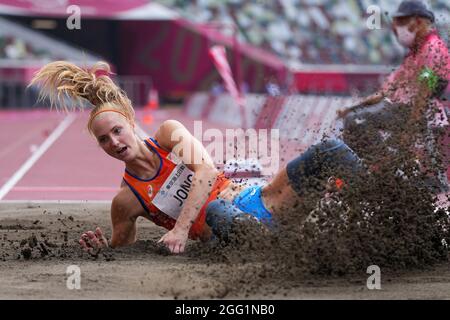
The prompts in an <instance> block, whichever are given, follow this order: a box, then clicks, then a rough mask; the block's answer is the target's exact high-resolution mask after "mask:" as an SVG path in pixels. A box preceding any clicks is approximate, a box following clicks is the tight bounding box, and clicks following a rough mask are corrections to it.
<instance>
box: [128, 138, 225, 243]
mask: <svg viewBox="0 0 450 320" xmlns="http://www.w3.org/2000/svg"><path fill="white" fill-rule="evenodd" d="M145 143H146V144H147V146H148V148H149V149H150V150H152V151H153V152H154V153H155V154H156V155H158V157H159V160H160V165H159V168H158V170H157V172H156V173H155V175H154V177H152V178H150V179H141V178H139V177H137V176H135V175H133V174H132V173H130V172H129V171H128V170H126V169H125V173H124V175H123V180H124V181H125V183H126V184H127V185H128V187H129V188H130V189H131V191H132V192H133V193H134V194H135V196H136V197H137V199H138V200H139V202H140V203H141V205H142V207H143V208H144V209H145V211H146V212H147V213H148V217H149V218H150V220H151V221H153V222H154V223H155V224H156V225H159V226H162V227H164V228H166V229H168V230H171V229H172V228H173V227H174V226H175V223H176V220H177V218H178V215H179V214H180V212H181V209H182V207H183V205H184V202H185V200H186V199H187V197H188V194H189V191H190V187H191V183H192V178H193V175H194V173H193V172H192V171H190V170H189V169H188V168H187V167H186V165H185V164H183V163H182V162H181V161H179V160H178V159H177V158H176V157H175V156H174V155H173V154H172V153H171V152H169V151H167V150H164V149H163V148H161V147H160V146H159V144H158V142H157V141H156V140H154V139H152V138H149V139H147V140H145ZM229 183H230V180H228V179H227V178H225V176H224V174H223V173H221V174H219V175H218V176H217V179H216V181H215V183H214V185H213V186H212V189H211V193H210V196H209V197H208V199H207V201H206V202H205V204H204V205H203V206H202V208H201V209H200V212H199V214H198V216H197V219H196V220H195V222H194V224H193V225H192V227H191V229H190V232H189V237H190V238H191V239H197V238H198V237H199V236H200V235H201V234H202V232H203V230H204V227H205V218H206V207H207V205H208V204H209V202H211V201H213V200H215V199H217V195H218V194H219V192H220V191H222V190H223V189H225V188H226V187H227V186H228V184H229Z"/></svg>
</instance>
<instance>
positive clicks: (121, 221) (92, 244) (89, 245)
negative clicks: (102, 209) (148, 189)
mask: <svg viewBox="0 0 450 320" xmlns="http://www.w3.org/2000/svg"><path fill="white" fill-rule="evenodd" d="M144 214H145V212H144V210H143V208H142V206H141V205H140V203H138V201H136V198H135V197H134V195H133V194H132V193H131V191H130V190H129V189H128V188H127V187H126V186H125V187H122V189H121V190H120V192H119V193H118V194H117V195H116V196H115V197H114V199H113V201H112V204H111V222H112V237H111V241H110V243H109V246H111V247H112V248H115V247H121V246H126V245H129V244H132V243H134V242H136V219H137V217H139V216H141V215H144ZM79 242H80V245H81V247H82V248H83V249H84V250H85V251H86V252H88V253H90V254H92V255H96V254H98V253H99V252H100V250H101V249H102V248H104V247H108V240H107V239H106V237H105V236H104V234H103V231H102V230H101V228H100V227H97V228H96V229H95V231H87V232H85V233H83V234H82V235H81V238H80V241H79Z"/></svg>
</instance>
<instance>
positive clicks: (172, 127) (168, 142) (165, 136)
mask: <svg viewBox="0 0 450 320" xmlns="http://www.w3.org/2000/svg"><path fill="white" fill-rule="evenodd" d="M185 135H190V132H189V131H188V130H187V129H186V127H185V126H184V125H183V124H182V123H181V122H179V121H177V120H173V119H169V120H165V121H164V122H163V123H162V124H161V125H160V126H159V128H158V130H157V131H156V133H155V135H154V138H155V140H156V141H158V143H159V145H160V147H161V148H163V149H165V150H167V151H171V150H172V149H173V146H174V144H176V143H178V142H179V141H180V139H181V138H182V137H184V136H185Z"/></svg>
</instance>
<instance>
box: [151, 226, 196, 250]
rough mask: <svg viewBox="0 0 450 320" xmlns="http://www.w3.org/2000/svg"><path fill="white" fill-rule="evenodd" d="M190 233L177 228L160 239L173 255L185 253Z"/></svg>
mask: <svg viewBox="0 0 450 320" xmlns="http://www.w3.org/2000/svg"><path fill="white" fill-rule="evenodd" d="M188 234H189V231H188V232H186V231H184V230H182V229H180V228H177V227H176V226H175V227H174V228H173V229H172V230H170V231H169V232H167V233H166V234H165V235H163V236H162V237H161V239H159V241H158V243H160V242H162V243H164V245H165V246H166V247H167V248H168V249H169V250H170V252H172V253H183V252H184V248H185V247H186V242H187V239H188Z"/></svg>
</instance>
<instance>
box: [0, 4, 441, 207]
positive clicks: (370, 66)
mask: <svg viewBox="0 0 450 320" xmlns="http://www.w3.org/2000/svg"><path fill="white" fill-rule="evenodd" d="M399 2H400V1H375V0H349V1H336V0H303V1H300V0H297V1H296V0H292V1H281V0H280V1H250V0H248V1H245V0H244V1H218V0H216V1H214V0H198V1H189V2H188V1H177V0H161V1H145V0H130V1H107V0H104V1H91V0H79V1H71V0H43V1H33V0H29V1H19V0H6V1H0V14H1V17H0V123H1V127H0V130H1V136H0V141H1V142H2V146H3V150H1V151H0V185H1V186H2V187H1V189H0V200H20V199H23V200H25V199H26V200H30V199H31V200H61V199H62V200H68V199H76V200H110V199H111V198H112V196H113V195H114V193H115V192H116V190H117V187H118V183H119V182H120V179H119V177H120V172H121V170H122V167H121V165H120V164H116V163H115V162H114V161H113V160H111V159H106V158H105V157H104V155H102V154H101V151H100V150H99V148H97V147H96V146H95V143H92V141H88V140H89V139H90V137H89V136H88V134H87V133H86V132H85V130H84V126H85V122H86V115H85V114H84V113H82V112H80V113H75V114H72V115H71V116H67V115H65V114H61V113H55V112H49V111H48V108H47V107H46V106H45V105H44V104H42V103H36V98H37V93H36V90H35V89H34V88H30V89H28V90H27V89H26V86H27V84H28V82H29V80H30V79H31V76H32V75H33V73H34V72H35V71H36V70H37V69H38V68H39V67H41V66H42V65H44V64H45V63H47V62H49V61H53V60H57V59H64V60H70V61H73V62H76V63H78V64H80V65H82V66H86V67H89V65H91V64H92V63H94V62H95V61H98V60H105V61H108V62H109V63H110V64H111V65H112V66H113V69H114V72H115V73H116V75H115V76H114V79H115V81H117V82H118V83H119V84H120V85H121V87H122V88H123V89H124V90H125V91H126V92H127V94H128V95H129V97H130V98H131V100H132V101H133V103H134V105H135V107H136V108H137V110H138V113H137V116H138V120H139V122H140V124H141V126H142V128H143V130H144V131H145V132H147V133H151V132H152V131H153V130H155V128H156V127H157V125H158V123H160V122H161V121H162V120H164V119H167V118H169V117H172V118H176V119H179V120H182V121H183V123H185V124H186V125H187V126H188V128H189V127H192V124H193V121H194V120H196V119H197V120H198V119H202V120H203V121H204V129H206V128H208V127H215V128H226V127H234V128H236V127H241V126H242V124H243V123H246V124H247V126H250V127H255V128H278V129H280V133H281V138H282V142H281V143H282V145H284V146H289V144H291V143H292V144H295V145H296V147H299V146H300V147H302V146H307V145H309V144H311V143H313V142H314V141H315V140H316V139H317V138H318V137H320V135H321V134H322V133H324V132H325V131H326V129H327V128H328V127H329V126H330V125H332V123H333V121H334V119H335V114H336V110H337V109H339V108H342V107H343V106H345V105H349V104H350V103H351V102H352V101H353V100H354V99H355V96H356V95H364V94H366V93H369V92H373V91H374V90H375V89H376V88H377V86H378V85H379V83H380V81H381V80H382V78H383V76H385V75H386V74H387V73H388V72H390V71H391V70H392V69H393V68H394V67H395V66H396V65H398V64H399V63H400V62H401V60H402V56H403V54H404V51H403V49H402V48H401V47H400V46H399V45H398V44H397V42H396V40H395V38H394V36H393V34H392V32H391V30H390V27H389V20H390V18H389V13H392V12H393V11H394V10H395V9H396V8H397V6H398V4H399ZM70 5H78V6H79V7H80V13H81V28H80V29H73V30H70V29H69V28H68V27H67V24H66V22H67V19H68V17H69V16H70V13H68V12H67V8H68V7H69V6H70ZM370 5H378V6H380V8H381V13H382V15H381V25H380V29H375V30H370V29H369V28H368V27H367V25H366V21H367V19H368V18H369V15H370V14H369V13H367V8H368V7H369V6H370ZM430 6H431V8H432V9H433V11H434V12H435V14H436V17H437V27H438V30H439V32H440V34H441V35H442V37H443V38H444V39H445V40H446V41H447V43H448V36H449V12H450V4H449V3H448V2H447V1H444V0H440V1H430ZM214 44H222V45H224V46H225V47H226V48H227V55H228V61H229V62H230V65H231V67H232V71H233V74H234V78H235V80H236V82H237V84H238V86H239V88H240V89H241V92H242V93H244V94H245V97H246V108H245V112H244V113H240V109H239V106H238V105H237V104H236V102H235V101H234V99H233V98H232V97H231V96H230V95H228V94H227V93H226V90H225V89H224V86H223V84H222V80H221V78H220V75H219V73H218V72H217V70H216V69H215V67H214V64H213V61H212V59H211V57H210V56H209V54H208V49H209V47H211V46H212V45H214ZM449 93H450V91H449V88H447V96H448V95H449ZM244 118H245V120H244ZM61 125H63V129H62V131H63V133H61V134H60V135H58V136H57V137H56V138H55V140H54V141H52V142H51V143H50V145H48V144H47V145H46V142H48V138H49V137H52V136H53V134H54V133H55V131H56V129H57V128H59V127H60V126H61ZM313 129H314V130H313ZM80 131H83V132H84V133H85V134H83V135H80V134H79V133H80ZM449 144H450V143H449ZM288 149H289V148H288ZM286 157H288V154H285V157H284V158H286ZM284 158H283V161H284ZM88 170H89V172H90V173H89V175H87V174H86V172H87V171H88ZM91 172H92V173H91ZM18 173H19V174H18ZM448 174H449V175H450V171H448Z"/></svg>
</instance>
